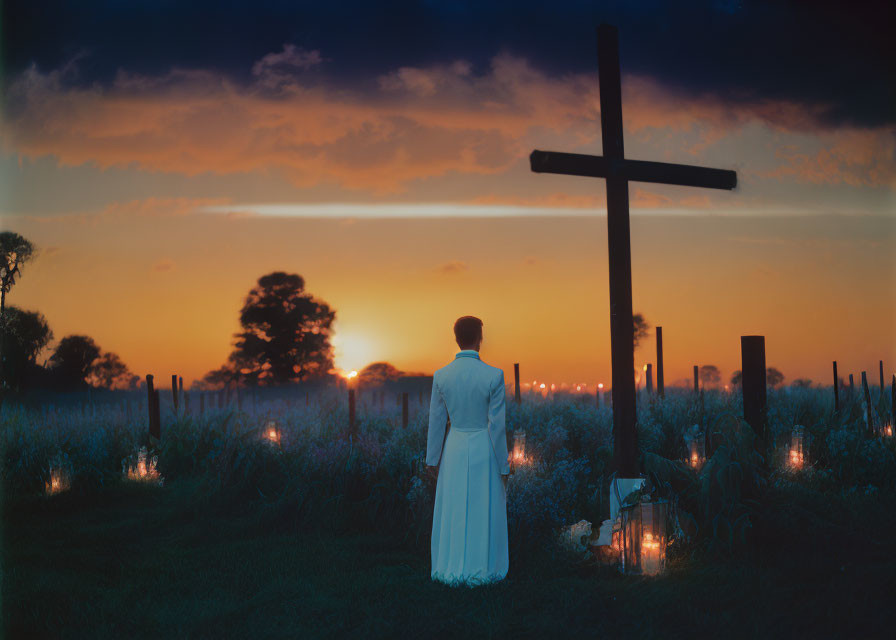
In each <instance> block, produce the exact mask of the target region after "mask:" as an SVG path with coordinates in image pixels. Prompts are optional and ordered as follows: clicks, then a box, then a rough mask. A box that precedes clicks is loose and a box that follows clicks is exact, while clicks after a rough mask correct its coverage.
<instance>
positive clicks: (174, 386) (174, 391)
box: [171, 373, 177, 413]
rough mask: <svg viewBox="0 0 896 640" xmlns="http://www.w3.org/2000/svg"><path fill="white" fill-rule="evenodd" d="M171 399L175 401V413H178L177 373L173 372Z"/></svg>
mask: <svg viewBox="0 0 896 640" xmlns="http://www.w3.org/2000/svg"><path fill="white" fill-rule="evenodd" d="M171 401H172V402H173V403H174V413H177V374H176V373H172V374H171Z"/></svg>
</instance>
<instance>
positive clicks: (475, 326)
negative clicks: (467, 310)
mask: <svg viewBox="0 0 896 640" xmlns="http://www.w3.org/2000/svg"><path fill="white" fill-rule="evenodd" d="M454 339H455V340H457V346H458V347H460V348H461V349H475V350H476V351H479V347H480V346H481V345H482V320H480V319H479V318H477V317H475V316H463V317H461V318H458V319H457V322H455V323H454Z"/></svg>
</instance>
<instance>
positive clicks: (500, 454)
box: [488, 371, 510, 475]
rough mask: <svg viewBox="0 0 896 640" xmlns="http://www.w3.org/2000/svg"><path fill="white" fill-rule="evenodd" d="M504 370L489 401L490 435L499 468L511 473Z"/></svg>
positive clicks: (502, 471)
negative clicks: (505, 421)
mask: <svg viewBox="0 0 896 640" xmlns="http://www.w3.org/2000/svg"><path fill="white" fill-rule="evenodd" d="M505 396H506V390H505V389H504V371H501V375H500V376H498V377H497V379H496V384H495V386H493V387H492V388H491V393H490V396H489V401H488V435H489V438H490V439H491V441H492V449H493V450H494V452H495V458H496V459H497V461H498V468H499V469H500V470H501V474H502V475H506V474H508V473H510V463H509V461H508V454H507V428H506V425H505V424H504V400H505Z"/></svg>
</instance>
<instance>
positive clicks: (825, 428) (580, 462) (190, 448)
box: [0, 387, 896, 554]
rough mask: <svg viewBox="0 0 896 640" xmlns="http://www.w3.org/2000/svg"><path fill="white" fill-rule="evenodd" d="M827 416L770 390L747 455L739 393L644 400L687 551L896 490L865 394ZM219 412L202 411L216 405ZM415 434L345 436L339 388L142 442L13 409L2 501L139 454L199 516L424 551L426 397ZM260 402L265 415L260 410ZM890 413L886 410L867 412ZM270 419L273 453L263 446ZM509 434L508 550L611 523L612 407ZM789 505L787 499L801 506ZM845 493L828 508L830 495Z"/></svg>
mask: <svg viewBox="0 0 896 640" xmlns="http://www.w3.org/2000/svg"><path fill="white" fill-rule="evenodd" d="M843 395H844V401H843V405H842V407H841V411H840V412H839V413H838V412H835V411H834V409H833V400H832V397H831V393H830V391H829V390H825V389H818V388H797V387H793V388H790V387H788V388H784V389H781V390H770V391H769V411H768V424H769V433H770V441H771V448H770V449H769V450H768V451H761V450H757V447H756V443H755V437H754V434H753V431H752V430H751V429H750V427H749V426H748V425H746V423H744V421H743V420H742V419H741V418H740V416H741V415H742V412H743V408H742V401H741V397H740V395H739V394H736V393H725V392H719V391H706V392H703V393H702V394H700V395H699V396H696V395H694V394H693V393H691V392H688V391H683V390H677V389H668V388H667V390H666V398H665V399H664V400H660V399H658V398H656V397H655V396H647V395H646V394H642V395H641V396H640V397H639V401H638V419H639V443H640V448H641V462H642V468H643V469H644V471H645V473H646V474H647V476H648V477H649V479H650V483H651V485H652V490H653V491H654V492H655V493H656V494H658V495H661V496H664V497H666V498H668V499H670V501H672V503H673V506H674V508H673V514H674V520H675V531H676V540H677V543H678V547H679V550H680V551H681V552H682V553H694V552H697V551H708V552H711V553H716V554H718V553H721V554H730V553H735V552H737V551H738V550H739V549H742V548H744V547H745V546H747V545H749V544H750V543H751V542H756V541H757V540H759V539H761V536H760V535H757V534H756V526H757V524H759V523H761V522H762V521H763V518H764V517H766V516H767V515H768V513H769V512H770V510H771V509H774V508H777V507H776V506H775V505H778V506H780V501H781V492H782V491H784V492H791V494H794V492H798V493H799V494H800V495H801V496H803V498H805V499H808V500H810V501H811V500H817V501H819V502H824V501H825V500H828V502H831V501H833V499H834V498H833V497H839V498H843V497H844V496H846V497H848V496H850V495H858V494H861V495H870V494H873V493H874V492H877V491H880V490H886V491H892V489H894V486H896V448H894V440H896V439H894V438H877V437H874V438H869V437H867V434H866V429H865V422H864V417H863V416H864V408H863V406H862V405H861V402H860V401H859V398H858V394H856V397H855V398H850V397H849V394H848V391H845V392H844V393H843ZM209 404H211V403H209ZM412 404H413V405H414V406H413V409H414V410H415V412H412V415H411V419H410V424H409V426H408V428H407V429H402V428H401V409H400V407H399V406H397V404H396V403H395V402H394V398H392V397H391V396H390V397H388V398H387V399H386V401H385V403H384V405H383V406H382V407H381V405H380V403H379V402H373V403H370V402H369V398H368V401H367V403H366V404H362V405H361V406H360V407H359V410H358V429H357V434H356V435H354V436H350V435H349V434H348V429H347V426H348V407H347V401H346V399H345V397H344V392H342V391H339V390H330V391H326V390H324V391H319V392H317V393H315V394H314V396H313V397H312V401H311V403H310V404H309V405H308V406H305V401H304V394H302V395H301V396H300V397H299V398H297V399H296V401H294V402H289V401H288V399H287V398H283V397H281V398H277V399H274V400H272V401H264V402H261V403H259V404H258V405H257V407H256V405H254V403H252V402H251V401H250V400H248V399H246V398H244V399H243V410H242V411H236V410H234V409H233V408H232V407H231V408H227V409H221V410H219V409H216V408H208V409H207V410H206V412H205V414H204V415H202V416H201V417H200V416H198V415H196V410H197V408H198V403H197V402H196V400H195V398H194V399H193V402H192V403H191V407H192V413H191V414H184V413H183V411H181V412H179V413H177V414H175V413H173V412H168V413H166V415H165V416H164V417H163V424H162V438H161V442H156V441H152V440H150V438H149V436H148V433H147V429H146V419H145V416H143V415H140V414H139V412H137V411H134V415H133V416H132V419H131V420H130V421H128V420H127V419H126V417H125V413H124V411H123V410H122V406H121V404H120V402H119V403H116V404H110V405H96V407H93V406H91V407H90V408H89V409H88V410H84V411H83V412H82V410H81V408H80V407H79V406H78V405H70V406H69V408H66V409H63V410H58V409H57V408H56V407H55V406H50V405H48V404H46V403H45V404H44V405H42V406H40V407H32V408H25V407H22V406H14V405H10V404H9V403H7V404H6V405H5V406H4V407H3V408H2V412H0V450H2V464H3V468H2V483H3V488H4V491H5V493H6V495H7V496H8V498H10V499H13V500H16V499H20V498H22V499H24V498H27V497H28V496H34V495H37V494H41V493H43V492H44V491H45V487H46V483H47V482H48V480H49V479H50V474H51V471H52V470H54V469H59V468H60V467H64V469H65V471H66V472H67V474H68V476H69V477H70V479H71V488H70V489H69V491H71V492H74V493H79V494H82V495H84V496H92V499H95V500H100V501H101V500H102V499H103V492H104V490H105V489H106V488H108V487H109V486H110V485H114V484H117V483H121V482H124V481H125V480H124V479H123V477H122V463H123V461H126V460H130V459H133V456H134V452H135V451H136V450H137V448H138V447H140V446H147V447H148V448H149V455H150V456H153V455H158V471H159V472H160V473H161V475H162V476H163V477H164V478H165V484H166V485H167V486H171V485H172V484H174V485H175V486H177V483H178V482H179V481H188V482H184V483H183V486H187V485H189V486H191V487H193V486H195V487H198V489H196V491H195V494H194V498H195V500H196V501H197V502H202V503H204V504H205V505H206V506H208V507H209V508H214V509H224V510H242V511H246V510H252V511H254V512H257V513H258V515H259V517H261V518H262V519H263V521H264V522H265V523H267V525H268V526H269V527H271V528H272V529H278V528H282V529H301V530H320V531H330V532H334V533H359V532H364V533H370V532H374V533H385V534H389V535H392V536H394V537H396V538H397V539H399V540H400V541H401V542H402V543H403V544H405V545H407V546H409V547H411V548H416V549H418V550H420V551H422V550H424V549H426V548H428V543H429V531H430V528H431V518H432V499H433V494H434V486H433V480H432V479H431V478H430V477H429V476H428V474H426V473H425V469H424V463H423V459H424V455H425V448H426V429H427V424H426V420H427V417H428V411H427V409H428V397H426V396H424V402H423V403H422V404H419V403H418V402H413V403H412ZM253 407H255V408H257V410H253ZM887 411H888V408H887V407H886V401H885V399H881V400H880V401H879V403H877V405H876V406H875V415H876V416H878V419H879V417H880V416H882V415H885V413H886V412H887ZM272 422H273V423H274V425H276V428H277V429H278V430H279V434H280V437H279V439H278V441H272V440H270V439H268V438H266V437H265V433H266V428H267V426H268V425H269V424H270V423H272ZM796 424H800V425H803V426H804V427H805V428H806V430H807V432H808V433H809V434H810V436H811V440H810V465H809V467H808V468H807V469H804V470H801V471H799V472H793V471H790V470H788V469H787V468H786V467H785V466H784V465H783V462H784V461H785V459H786V447H787V443H788V442H789V435H790V432H791V429H792V428H793V427H794V425H796ZM693 425H699V427H700V428H701V429H702V430H704V431H705V432H707V433H708V434H709V435H708V437H709V441H710V443H711V446H710V448H709V451H708V453H710V454H711V455H710V457H709V459H708V460H707V461H706V464H705V465H703V466H702V468H701V469H700V470H699V471H694V470H693V469H691V468H690V467H688V466H687V465H686V464H685V463H684V462H683V460H684V458H685V457H686V452H685V447H684V439H683V436H684V433H685V432H686V431H687V430H689V429H691V428H692V427H693ZM507 430H508V436H509V437H511V438H512V434H513V433H514V432H516V431H519V430H522V431H525V433H526V446H527V454H529V453H531V457H532V460H533V462H532V464H531V465H529V466H526V467H522V468H519V469H518V470H517V472H516V473H515V475H514V476H513V477H512V478H511V480H510V482H509V483H508V517H509V528H510V540H511V545H512V547H511V549H512V552H518V551H528V550H532V549H536V548H545V547H548V546H549V543H550V542H551V540H553V538H554V534H555V533H556V532H557V531H558V530H559V529H560V527H562V526H563V525H566V524H569V523H571V522H575V521H577V520H579V519H582V518H584V519H587V520H589V521H591V522H594V523H598V522H600V521H602V520H603V519H604V518H606V517H607V515H608V504H607V497H608V480H609V478H610V469H609V464H610V459H611V453H612V413H611V410H610V408H609V407H607V406H601V407H599V408H598V407H596V406H595V404H594V401H593V398H590V397H587V396H575V395H564V394H557V395H556V396H554V397H547V398H543V397H541V396H538V395H528V396H526V397H525V398H524V402H523V403H522V405H516V404H515V403H513V402H512V400H511V398H508V403H507ZM794 495H795V494H794ZM839 498H838V499H839Z"/></svg>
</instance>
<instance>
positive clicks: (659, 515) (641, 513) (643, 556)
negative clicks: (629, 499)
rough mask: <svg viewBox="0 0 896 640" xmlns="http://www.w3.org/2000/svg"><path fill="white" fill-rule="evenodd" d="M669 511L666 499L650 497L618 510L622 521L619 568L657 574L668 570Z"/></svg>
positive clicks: (636, 572)
mask: <svg viewBox="0 0 896 640" xmlns="http://www.w3.org/2000/svg"><path fill="white" fill-rule="evenodd" d="M645 498H646V496H645ZM668 513H669V502H668V501H667V500H650V499H649V498H646V499H642V501H641V502H636V503H635V504H631V505H627V506H624V507H622V508H621V509H620V510H619V515H620V517H621V520H622V530H621V554H620V557H621V559H622V563H621V565H620V570H621V571H622V572H623V573H626V574H629V575H644V576H655V575H657V574H660V573H662V572H663V571H664V570H665V568H666V544H667V542H668V537H667V534H666V519H667V516H668Z"/></svg>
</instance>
